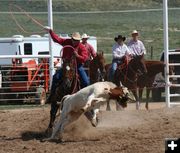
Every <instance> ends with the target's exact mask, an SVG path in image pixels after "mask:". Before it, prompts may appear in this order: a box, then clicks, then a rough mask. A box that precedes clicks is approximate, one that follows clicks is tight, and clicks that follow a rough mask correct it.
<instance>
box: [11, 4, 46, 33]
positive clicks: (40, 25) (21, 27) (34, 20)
mask: <svg viewBox="0 0 180 153" xmlns="http://www.w3.org/2000/svg"><path fill="white" fill-rule="evenodd" d="M13 6H14V7H15V8H17V9H18V10H20V11H21V12H23V13H24V14H25V15H26V16H27V17H28V18H30V19H31V20H32V21H33V22H34V23H35V24H36V25H38V26H39V27H41V28H44V25H43V24H41V23H40V22H39V21H38V20H36V19H34V18H33V17H32V16H30V15H29V14H28V13H27V12H26V11H25V10H24V9H22V8H21V7H19V6H18V5H15V4H14V5H12V4H9V12H10V15H11V17H12V19H13V20H14V22H15V23H16V25H17V26H18V27H19V29H21V31H23V32H24V33H32V32H29V31H26V30H25V29H24V28H23V26H21V25H20V24H19V22H18V21H17V19H16V18H15V16H14V14H13V12H12V10H13ZM33 33H38V34H40V33H44V30H43V31H38V32H33Z"/></svg>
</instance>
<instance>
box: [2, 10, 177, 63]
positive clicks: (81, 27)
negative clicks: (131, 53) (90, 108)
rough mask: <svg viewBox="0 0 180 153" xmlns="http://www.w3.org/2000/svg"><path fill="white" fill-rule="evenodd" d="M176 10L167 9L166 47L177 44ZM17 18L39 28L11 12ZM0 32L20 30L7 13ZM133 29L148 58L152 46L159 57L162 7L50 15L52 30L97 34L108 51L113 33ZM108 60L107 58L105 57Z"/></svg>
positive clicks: (30, 27) (44, 19)
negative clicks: (148, 10) (120, 11)
mask: <svg viewBox="0 0 180 153" xmlns="http://www.w3.org/2000/svg"><path fill="white" fill-rule="evenodd" d="M179 16H180V10H171V11H169V28H170V30H169V36H170V37H169V40H170V48H179V46H180V41H179V34H180V31H179V30H180V20H178V18H179ZM15 17H16V19H17V20H18V22H19V23H20V24H21V25H22V26H23V27H24V28H25V29H26V30H27V31H30V32H36V31H39V30H41V28H40V27H38V26H37V25H36V24H34V23H32V21H31V20H29V19H28V18H27V17H26V16H24V15H16V16H15ZM33 17H35V18H36V19H37V20H39V21H41V23H43V24H44V25H47V15H33ZM0 20H1V24H0V29H1V30H0V36H1V37H10V36H12V35H14V34H22V35H30V34H26V33H23V32H22V31H20V29H19V28H18V27H17V25H16V24H15V22H14V21H13V20H12V18H11V17H10V15H4V14H0ZM133 29H137V30H139V31H140V34H141V36H140V39H141V40H142V41H143V42H144V44H145V47H146V49H147V58H148V59H150V48H151V47H152V48H153V53H154V54H153V59H159V56H160V53H161V51H162V50H163V30H162V29H163V18H162V11H157V12H136V13H108V14H107V13H104V14H60V15H54V30H55V32H57V33H72V32H74V31H79V32H80V33H83V32H86V33H88V34H90V35H94V36H96V37H97V38H98V50H103V51H104V52H105V53H111V48H112V45H113V43H114V40H113V38H114V36H115V35H116V34H122V35H124V36H126V37H127V40H129V39H130V33H131V31H132V30H133ZM108 60H110V58H108Z"/></svg>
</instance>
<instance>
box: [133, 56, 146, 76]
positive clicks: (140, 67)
mask: <svg viewBox="0 0 180 153" xmlns="http://www.w3.org/2000/svg"><path fill="white" fill-rule="evenodd" d="M132 62H133V63H132V65H133V66H134V67H135V69H136V70H137V72H138V73H139V74H142V75H145V74H147V69H146V65H145V59H144V55H139V56H134V57H133V59H132Z"/></svg>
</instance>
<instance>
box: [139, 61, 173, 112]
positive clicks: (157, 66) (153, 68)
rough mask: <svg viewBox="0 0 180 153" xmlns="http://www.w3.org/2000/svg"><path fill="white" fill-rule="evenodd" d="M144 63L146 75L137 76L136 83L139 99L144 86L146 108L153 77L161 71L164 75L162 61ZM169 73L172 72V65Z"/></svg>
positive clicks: (147, 107)
mask: <svg viewBox="0 0 180 153" xmlns="http://www.w3.org/2000/svg"><path fill="white" fill-rule="evenodd" d="M145 65H146V68H147V75H146V77H144V76H139V78H138V80H137V84H138V87H139V99H140V100H142V94H143V89H144V87H146V105H145V107H146V109H147V110H148V109H149V106H148V101H149V94H150V91H151V89H152V86H153V82H154V79H155V76H156V74H158V73H160V72H162V74H163V75H164V67H165V64H164V62H162V61H145ZM169 70H170V74H172V71H173V69H172V67H170V69H169Z"/></svg>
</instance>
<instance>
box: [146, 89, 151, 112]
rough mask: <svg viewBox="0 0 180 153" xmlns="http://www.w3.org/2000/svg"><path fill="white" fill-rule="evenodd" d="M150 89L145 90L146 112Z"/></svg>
mask: <svg viewBox="0 0 180 153" xmlns="http://www.w3.org/2000/svg"><path fill="white" fill-rule="evenodd" d="M150 91H151V89H150V88H149V87H147V88H146V105H145V108H146V109H147V110H148V109H149V94H150Z"/></svg>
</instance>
